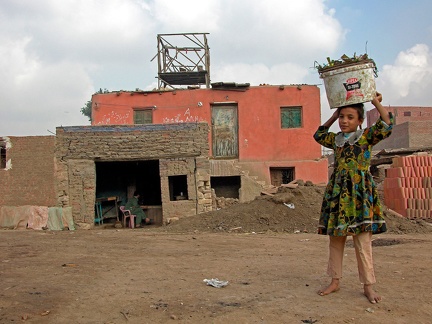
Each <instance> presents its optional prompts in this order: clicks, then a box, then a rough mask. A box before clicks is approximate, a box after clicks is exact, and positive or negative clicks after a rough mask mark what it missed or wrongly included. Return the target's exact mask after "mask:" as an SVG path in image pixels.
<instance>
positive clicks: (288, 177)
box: [270, 168, 295, 187]
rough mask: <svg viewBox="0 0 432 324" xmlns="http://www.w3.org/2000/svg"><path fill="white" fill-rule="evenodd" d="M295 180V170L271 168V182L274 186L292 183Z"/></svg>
mask: <svg viewBox="0 0 432 324" xmlns="http://www.w3.org/2000/svg"><path fill="white" fill-rule="evenodd" d="M294 179H295V168H270V181H271V184H272V185H273V186H276V187H279V186H280V185H282V184H287V183H290V182H291V181H294Z"/></svg>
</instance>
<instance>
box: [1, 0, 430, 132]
mask: <svg viewBox="0 0 432 324" xmlns="http://www.w3.org/2000/svg"><path fill="white" fill-rule="evenodd" d="M431 13H432V1H430V0H411V1H406V0H392V1H373V0H363V1H346V0H301V1H287V0H266V1H262V0H247V1H246V0H206V1H201V0H61V1H59V0H0V75H1V82H0V136H27V135H51V134H52V133H55V128H56V126H60V125H63V126H70V125H88V124H89V122H88V119H87V117H85V116H83V115H82V114H81V112H80V108H81V107H83V106H84V104H85V103H86V102H87V101H88V100H90V98H91V95H92V94H93V93H94V92H96V91H97V90H98V89H100V88H102V89H105V88H106V89H108V90H109V91H115V90H135V89H136V88H140V89H143V90H151V89H153V88H154V87H156V84H157V83H156V78H155V76H156V75H157V63H156V60H154V61H152V62H151V59H152V58H153V57H154V56H155V55H156V53H157V38H156V37H157V34H164V33H188V32H197V33H203V32H206V33H209V35H207V37H208V43H209V46H210V56H211V82H219V81H224V82H240V83H250V84H251V85H259V84H260V83H268V84H276V85H277V84H291V83H294V84H296V83H307V84H318V85H320V89H321V94H322V108H321V110H322V119H323V120H324V119H327V117H328V116H329V115H330V112H331V111H330V109H329V108H328V103H327V100H326V98H325V90H324V87H323V85H322V80H321V79H319V77H318V73H317V71H316V69H314V68H313V66H314V62H315V61H317V62H318V63H321V64H322V63H325V60H326V57H328V56H329V57H331V58H339V57H340V56H341V55H342V54H347V55H348V56H352V55H353V54H354V53H357V54H363V53H365V52H367V53H368V54H369V56H370V57H371V58H373V59H374V60H375V62H376V64H377V66H378V70H379V72H378V78H377V79H376V82H377V88H378V90H379V91H380V92H382V93H383V96H384V100H383V103H384V104H385V105H413V106H414V105H415V106H432V19H431V18H430V14H431ZM368 105H369V106H368V107H367V108H371V107H372V106H371V105H370V104H368Z"/></svg>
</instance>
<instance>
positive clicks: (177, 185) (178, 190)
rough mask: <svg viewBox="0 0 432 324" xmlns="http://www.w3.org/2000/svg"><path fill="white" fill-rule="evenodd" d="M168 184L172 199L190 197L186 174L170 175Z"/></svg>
mask: <svg viewBox="0 0 432 324" xmlns="http://www.w3.org/2000/svg"><path fill="white" fill-rule="evenodd" d="M168 186H169V193H170V200H171V201H174V200H187V199H189V198H188V192H187V191H188V190H187V189H188V188H187V176H186V175H176V176H168Z"/></svg>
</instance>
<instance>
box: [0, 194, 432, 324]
mask: <svg viewBox="0 0 432 324" xmlns="http://www.w3.org/2000/svg"><path fill="white" fill-rule="evenodd" d="M322 192H323V188H322V187H316V186H310V187H306V186H304V187H299V188H297V189H284V190H281V192H280V193H278V194H276V195H274V196H262V197H260V198H258V199H256V200H254V201H253V202H250V203H247V204H236V205H233V206H231V207H228V208H224V209H220V210H218V211H214V212H211V213H208V214H202V215H198V216H194V217H189V218H187V219H184V220H180V221H176V222H173V223H171V224H169V225H166V226H162V227H155V226H153V225H151V226H147V227H144V228H141V229H115V228H114V227H113V226H111V225H107V226H103V227H102V226H101V227H96V228H95V229H93V230H80V229H78V230H76V231H33V230H25V231H13V230H2V231H0V246H1V249H0V278H1V279H0V323H14V322H19V323H21V322H28V323H167V322H168V323H169V322H173V323H175V322H180V323H317V324H320V323H364V322H368V323H431V318H432V290H431V288H430V287H431V286H430V276H431V267H432V255H431V252H430V251H431V248H432V225H431V223H428V222H425V221H421V220H419V221H409V220H407V219H403V218H399V217H397V216H395V215H393V214H391V213H390V212H386V214H385V215H386V220H387V223H388V225H389V231H388V233H385V234H380V235H376V236H375V237H374V241H373V243H374V258H375V268H376V274H377V277H378V283H377V285H376V289H377V291H378V292H379V293H380V294H381V295H382V296H383V300H382V302H381V303H379V304H375V305H373V304H370V303H369V302H368V301H367V300H366V298H365V297H364V296H363V294H362V287H361V285H360V283H359V280H358V276H357V266H356V261H355V255H354V249H353V247H352V241H351V239H348V242H347V247H346V251H345V252H346V256H345V260H344V271H345V272H344V278H343V280H342V287H341V290H340V291H339V292H337V293H334V294H331V295H329V296H325V297H320V296H318V294H317V293H316V292H317V290H318V289H319V288H320V287H321V286H324V285H326V284H327V283H328V281H329V279H328V277H327V275H326V273H325V271H326V265H327V244H328V238H327V237H325V236H321V235H316V234H315V231H316V225H317V221H318V217H319V209H320V204H321V199H322ZM213 278H217V279H219V280H221V281H228V284H227V285H226V286H225V287H223V288H216V287H213V286H209V285H207V284H206V283H205V282H204V279H213Z"/></svg>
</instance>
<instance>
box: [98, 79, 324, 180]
mask: <svg viewBox="0 0 432 324" xmlns="http://www.w3.org/2000/svg"><path fill="white" fill-rule="evenodd" d="M222 104H237V106H238V147H239V162H264V161H267V162H268V161H272V163H273V164H274V163H277V162H278V161H279V162H284V163H283V166H287V162H289V161H292V163H294V162H296V164H298V162H299V161H303V160H309V162H310V160H315V159H319V158H320V157H321V147H320V145H318V144H317V143H316V142H315V141H314V139H313V138H312V135H313V133H314V132H315V130H316V129H317V127H318V125H320V123H321V113H320V93H319V88H318V87H316V86H313V85H300V86H297V85H292V86H270V85H265V86H255V87H249V88H248V89H247V90H245V91H238V90H237V91H236V90H219V89H195V90H186V89H184V90H175V91H160V92H159V91H154V92H112V93H106V94H95V95H93V98H92V105H93V106H92V118H93V120H92V125H118V124H133V110H134V109H149V108H150V107H154V108H153V123H154V124H159V123H183V122H198V121H207V122H211V107H212V105H222ZM286 106H301V107H302V128H292V129H282V128H281V120H280V108H281V107H286ZM211 141H212V139H211V133H210V134H209V143H211ZM211 149H212V145H211V144H210V152H211ZM210 154H211V153H210ZM321 164H322V166H321ZM321 164H320V166H319V167H318V169H317V170H314V172H312V170H309V171H308V172H306V173H310V174H315V173H318V174H320V175H321V174H323V175H324V176H320V175H318V176H317V175H312V177H313V178H314V179H305V180H311V181H314V182H324V181H326V179H327V164H326V163H321ZM324 164H325V166H324ZM293 166H294V165H293ZM303 168H306V165H303V166H300V165H299V166H296V170H298V171H299V172H301V169H303ZM324 169H325V170H324ZM266 172H267V173H268V168H267V169H266Z"/></svg>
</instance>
